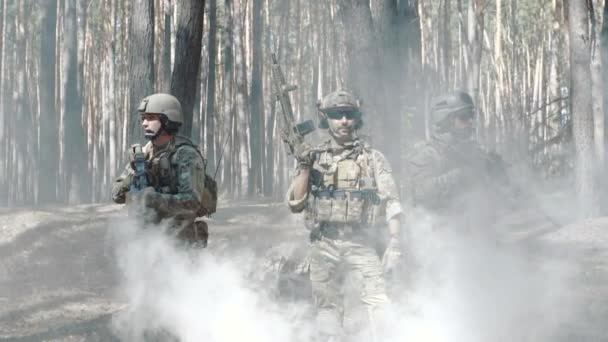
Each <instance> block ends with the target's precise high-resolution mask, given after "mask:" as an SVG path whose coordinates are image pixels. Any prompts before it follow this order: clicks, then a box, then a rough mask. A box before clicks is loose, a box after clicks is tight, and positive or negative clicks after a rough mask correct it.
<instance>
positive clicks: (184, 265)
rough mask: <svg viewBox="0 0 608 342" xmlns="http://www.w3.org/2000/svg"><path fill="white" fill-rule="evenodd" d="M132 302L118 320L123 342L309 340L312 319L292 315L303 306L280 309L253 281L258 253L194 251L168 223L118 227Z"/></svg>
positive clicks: (125, 291)
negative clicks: (148, 340) (152, 340)
mask: <svg viewBox="0 0 608 342" xmlns="http://www.w3.org/2000/svg"><path fill="white" fill-rule="evenodd" d="M113 231H114V232H116V233H115V234H116V236H115V239H114V240H115V241H116V242H117V248H116V257H117V261H118V264H119V269H120V271H121V273H122V279H121V282H120V286H119V292H120V294H121V295H122V296H124V298H125V300H126V302H127V306H126V308H125V309H124V310H123V311H122V312H120V313H119V314H118V315H117V316H116V317H115V320H114V328H115V331H116V332H117V335H118V336H119V337H120V338H121V340H124V341H141V340H143V337H144V336H156V338H157V340H167V339H169V337H168V336H172V337H173V338H177V339H178V340H179V341H182V342H189V341H209V342H231V341H235V342H236V341H244V340H247V341H259V342H267V341H277V342H278V341H296V340H307V338H306V334H307V331H308V330H307V329H306V326H305V325H303V324H304V323H305V322H296V321H293V320H291V319H290V317H293V316H294V315H295V314H296V313H294V311H295V310H297V309H298V308H296V307H281V306H279V305H278V304H277V303H276V302H274V301H272V300H271V299H270V298H271V297H270V296H269V295H268V294H267V293H266V291H263V289H260V288H259V286H256V285H257V284H252V283H249V282H248V275H250V274H251V273H252V272H255V271H257V270H255V267H256V266H257V265H255V258H253V257H251V255H247V253H243V252H239V251H232V252H233V253H232V255H231V257H230V258H228V257H222V256H218V255H214V253H213V252H211V251H209V250H204V249H203V250H199V249H188V248H184V246H180V244H179V243H178V242H177V241H176V240H174V239H171V238H169V237H168V236H167V234H165V233H163V232H162V227H149V228H148V229H146V230H141V229H138V228H136V224H135V223H134V222H129V223H124V224H121V225H120V227H114V228H113Z"/></svg>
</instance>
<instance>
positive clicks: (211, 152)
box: [205, 0, 217, 174]
mask: <svg viewBox="0 0 608 342" xmlns="http://www.w3.org/2000/svg"><path fill="white" fill-rule="evenodd" d="M208 4H209V43H208V45H209V46H208V49H209V71H208V76H207V108H206V109H205V126H206V128H205V133H206V137H205V139H206V140H205V141H206V142H207V144H206V151H205V155H206V157H207V172H209V173H212V174H215V167H216V165H215V113H216V106H215V76H216V72H215V71H216V62H217V0H209V3H208Z"/></svg>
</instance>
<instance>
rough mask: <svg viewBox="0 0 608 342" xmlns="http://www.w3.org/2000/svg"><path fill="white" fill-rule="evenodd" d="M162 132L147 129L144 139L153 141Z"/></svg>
mask: <svg viewBox="0 0 608 342" xmlns="http://www.w3.org/2000/svg"><path fill="white" fill-rule="evenodd" d="M160 131H161V130H160V129H159V130H158V131H154V130H151V129H146V130H144V137H145V138H146V139H148V140H153V139H154V138H156V137H157V136H158V135H159V134H160Z"/></svg>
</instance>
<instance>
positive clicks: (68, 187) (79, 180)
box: [61, 0, 89, 203]
mask: <svg viewBox="0 0 608 342" xmlns="http://www.w3.org/2000/svg"><path fill="white" fill-rule="evenodd" d="M76 1H77V0H65V8H64V11H65V12H64V18H63V45H62V54H61V58H62V72H61V75H62V80H61V89H62V91H61V93H62V94H63V97H62V100H63V101H62V102H63V108H62V117H63V122H62V124H63V125H62V126H63V130H64V135H63V153H62V155H63V163H64V167H63V171H64V175H63V176H64V187H63V188H64V196H65V199H66V200H67V201H68V202H69V203H80V202H82V201H84V200H89V199H88V198H87V192H88V190H89V184H88V183H87V182H86V175H87V174H86V172H87V166H86V160H87V156H86V146H87V145H86V142H85V136H84V130H83V127H82V123H81V121H82V116H81V115H82V100H81V95H80V93H79V91H78V41H77V37H78V31H77V18H76Z"/></svg>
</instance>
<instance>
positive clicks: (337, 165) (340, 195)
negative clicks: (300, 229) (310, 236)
mask: <svg viewBox="0 0 608 342" xmlns="http://www.w3.org/2000/svg"><path fill="white" fill-rule="evenodd" d="M365 159H366V158H364V156H363V155H360V154H353V155H346V156H345V157H343V156H332V155H331V154H330V153H328V152H325V153H322V154H321V155H320V156H319V160H318V163H317V165H316V167H315V170H314V171H313V174H312V183H313V184H312V185H311V194H312V195H313V196H312V200H313V203H312V209H313V214H314V218H315V221H317V222H318V223H344V224H366V223H367V221H368V216H369V215H368V211H369V209H370V207H371V206H373V203H374V199H375V198H376V197H377V191H376V186H375V182H374V179H373V177H370V176H369V175H368V167H367V164H365V163H364V162H362V161H365Z"/></svg>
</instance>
